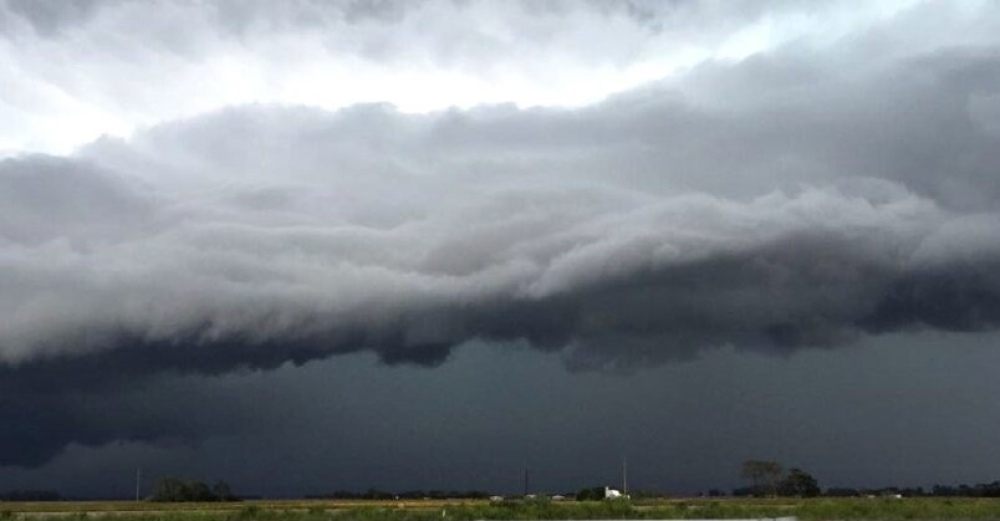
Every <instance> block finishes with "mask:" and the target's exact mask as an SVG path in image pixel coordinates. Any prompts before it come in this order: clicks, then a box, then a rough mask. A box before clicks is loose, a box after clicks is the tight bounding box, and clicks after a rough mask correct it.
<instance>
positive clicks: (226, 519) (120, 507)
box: [0, 498, 1000, 521]
mask: <svg viewBox="0 0 1000 521" xmlns="http://www.w3.org/2000/svg"><path fill="white" fill-rule="evenodd" d="M67 517H69V518H75V519H85V518H86V519H95V518H96V519H100V518H107V519H115V520H118V521H124V520H135V521H149V520H153V519H164V520H171V521H184V520H198V521H208V520H210V521H250V520H262V521H336V520H355V519H356V520H362V521H377V520H388V521H410V520H413V521H431V520H434V521H439V520H442V519H444V520H461V521H475V520H487V519H489V520H520V519H524V520H533V519H660V520H662V519H774V518H784V517H796V518H799V519H801V520H808V521H811V520H816V521H838V520H844V521H846V520H879V519H882V520H908V519H916V520H998V521H1000V499H997V498H902V499H898V498H811V499H796V498H780V499H743V498H718V499H703V498H691V499H642V500H635V501H631V502H629V501H603V502H598V501H592V502H587V501H585V502H577V501H548V500H527V501H521V500H514V501H502V502H494V503H491V502H489V501H486V500H462V499H454V500H399V501H396V500H391V501H367V500H253V501H240V502H232V503H153V502H138V503H137V502H134V501H79V502H76V501H61V502H9V503H0V520H2V519H44V518H61V519H65V518H67Z"/></svg>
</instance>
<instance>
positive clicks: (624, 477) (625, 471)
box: [622, 456, 628, 497]
mask: <svg viewBox="0 0 1000 521" xmlns="http://www.w3.org/2000/svg"><path fill="white" fill-rule="evenodd" d="M622 495H623V496H625V497H628V460H627V459H626V457H625V456H622Z"/></svg>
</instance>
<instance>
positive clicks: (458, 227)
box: [0, 2, 1000, 466]
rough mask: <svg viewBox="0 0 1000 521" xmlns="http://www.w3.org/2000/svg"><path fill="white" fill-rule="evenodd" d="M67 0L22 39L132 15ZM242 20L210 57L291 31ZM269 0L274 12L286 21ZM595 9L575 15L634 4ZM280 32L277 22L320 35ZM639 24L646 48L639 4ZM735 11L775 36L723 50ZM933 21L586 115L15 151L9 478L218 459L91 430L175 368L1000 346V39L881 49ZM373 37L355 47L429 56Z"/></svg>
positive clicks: (302, 112)
mask: <svg viewBox="0 0 1000 521" xmlns="http://www.w3.org/2000/svg"><path fill="white" fill-rule="evenodd" d="M111 4H114V3H111ZM45 5H47V4H45V3H39V4H35V3H23V4H22V3H17V2H12V3H10V4H9V5H7V6H6V7H7V15H6V16H7V17H8V18H5V19H4V20H6V22H5V23H8V24H10V23H12V22H11V20H14V19H15V18H11V15H10V10H11V9H13V10H14V11H17V10H24V16H22V17H18V18H16V20H20V21H22V22H23V23H28V24H29V25H30V26H31V27H32V29H31V31H30V34H32V35H34V36H33V38H38V40H33V41H37V42H41V41H47V40H45V39H46V38H48V39H51V38H58V37H59V35H65V34H74V33H73V32H72V31H73V29H71V28H72V27H90V26H89V25H86V24H87V23H91V22H93V21H94V20H98V21H100V20H103V21H104V22H108V23H110V22H109V20H112V18H109V17H108V16H109V15H108V14H107V12H105V11H103V10H107V9H112V8H111V7H107V6H106V5H103V4H96V5H95V6H93V7H91V6H90V4H87V3H82V4H79V6H78V7H77V8H74V9H69V10H66V11H62V10H60V11H59V13H58V16H54V13H49V14H47V15H42V14H38V13H36V12H35V10H37V9H42V10H44V9H45V7H44V6H45ZM114 5H118V4H114ZM243 5H244V4H243V3H240V4H239V6H237V5H236V4H233V5H230V4H227V3H220V4H219V8H220V10H225V9H233V10H235V11H239V12H233V13H229V14H221V11H220V14H219V15H218V17H219V20H228V21H231V22H232V24H231V25H226V24H221V23H220V24H219V25H218V26H217V27H216V26H213V27H214V29H213V30H212V31H207V30H206V32H204V33H203V34H204V35H214V36H212V38H216V37H218V35H220V34H224V35H226V36H225V38H223V39H222V40H215V39H209V42H215V43H213V44H212V45H215V44H219V45H222V44H221V43H219V42H223V43H225V42H230V41H235V40H233V39H236V38H239V36H233V35H239V34H245V33H246V32H247V31H251V32H252V31H258V30H265V29H261V28H260V27H259V26H258V25H255V24H254V23H252V22H251V21H241V20H244V18H243V17H242V14H241V13H243V10H244V9H249V8H245V7H242V6H243ZM255 5H256V4H255ZM266 5H267V6H271V7H266V6H265V5H264V4H260V5H256V7H255V8H254V9H271V10H274V9H278V8H277V7H274V6H273V5H272V4H270V3H267V4H266ZM282 5H283V4H282ZM345 5H346V4H345ZM435 5H438V4H419V5H418V6H415V7H409V4H394V3H388V4H386V6H385V7H384V9H383V8H382V7H379V8H375V7H374V6H382V4H381V3H374V4H357V5H355V4H353V3H352V4H350V6H353V7H352V8H355V7H356V8H357V9H359V11H358V12H357V13H355V14H351V13H353V12H354V11H351V10H350V9H346V10H343V11H337V12H338V13H342V14H343V16H345V17H348V18H349V17H350V16H357V17H360V18H361V19H365V20H367V19H368V17H374V19H375V20H376V22H372V23H378V24H382V23H398V24H401V26H402V27H409V26H408V25H407V23H408V22H406V21H407V20H411V19H410V18H408V16H410V15H409V14H407V11H408V10H411V9H412V10H415V11H420V12H422V11H421V10H426V9H431V8H432V6H435ZM588 5H589V4H588ZM98 6H100V7H98ZM121 6H122V7H121V10H120V11H112V12H118V13H125V14H127V13H129V12H131V11H129V9H135V8H136V7H135V6H134V5H132V4H129V3H127V2H126V3H122V4H121ZM360 6H369V7H371V9H367V8H363V7H360ZM477 6H479V8H482V6H481V5H480V4H478V3H473V5H472V7H470V8H469V9H473V10H474V9H476V8H477ZM160 8H161V9H163V8H164V7H163V6H160ZM452 8H454V6H452V7H448V8H447V9H452ZM178 9H181V8H180V7H178ZM519 9H526V8H524V7H523V6H522V7H521V8H519ZM588 9H593V10H594V11H589V10H584V11H581V12H580V13H577V15H578V16H591V15H593V16H600V17H604V16H610V15H608V14H607V13H605V14H599V15H598V14H593V13H602V12H605V11H607V10H611V11H613V12H614V13H617V12H618V11H617V10H618V9H620V8H619V7H612V6H604V5H603V4H600V3H595V4H594V5H593V6H590V7H588ZM574 12H575V11H574ZM345 13H346V14H345ZM299 14H301V13H299ZM418 14H419V13H418ZM36 15H37V16H36ZM50 15H52V16H50ZM286 15H287V13H286V14H283V15H282V16H277V15H275V17H273V19H274V20H276V22H275V23H276V24H277V25H280V24H281V23H292V20H298V18H297V17H296V16H291V15H287V17H286ZM248 16H250V20H254V19H256V20H257V21H258V22H259V20H260V19H257V18H254V16H256V15H253V13H251V14H250V15H248ZM413 16H417V15H413ZM517 16H528V15H525V14H524V13H523V12H521V11H520V10H518V11H517ZM534 16H538V17H542V18H545V16H546V15H544V13H543V14H536V15H534ZM615 16H617V15H615ZM621 16H624V18H623V20H631V22H629V23H635V24H640V25H642V26H643V27H647V28H648V27H650V26H649V25H648V24H650V23H651V22H649V19H648V17H646V16H644V15H643V12H642V11H641V10H640V11H629V12H627V13H624V14H622V15H621ZM741 16H747V17H750V18H751V19H755V18H754V17H755V16H756V15H755V14H754V13H740V12H733V13H726V14H725V16H721V15H720V17H719V18H718V24H719V27H725V26H726V25H725V24H727V23H735V22H731V20H732V19H733V17H735V18H736V19H739V17H741ZM922 16H926V15H921V12H919V11H918V12H917V13H916V14H913V15H911V19H904V20H902V21H900V22H898V23H899V25H898V26H895V25H892V26H889V27H888V28H887V29H885V31H886V32H878V33H869V34H861V35H858V36H857V38H856V40H854V41H851V42H850V43H849V44H844V45H843V47H838V48H836V49H835V50H830V49H820V50H812V51H811V50H810V49H807V48H802V47H800V46H798V45H797V44H796V43H795V42H792V43H787V44H783V45H781V46H779V47H777V48H775V49H771V50H769V51H768V52H764V53H758V54H753V55H751V56H749V57H746V58H745V59H741V60H723V59H710V60H707V61H703V62H700V63H699V64H696V65H694V66H692V67H690V68H688V69H685V70H684V71H683V72H682V73H677V74H675V75H672V76H669V77H664V78H663V79H660V80H657V81H652V82H647V83H644V84H642V85H639V86H633V87H630V88H629V89H626V90H624V91H620V92H618V93H617V94H615V95H612V96H610V97H608V98H607V99H604V100H603V101H599V102H594V103H587V104H584V105H581V106H563V107H553V106H549V107H543V106H535V107H529V106H518V105H517V104H502V103H500V104H492V103H486V104H476V105H473V106H469V107H466V108H450V109H449V108H441V109H438V108H435V109H433V110H429V111H424V112H419V113H415V112H412V111H405V110H400V109H399V108H397V107H394V106H393V105H392V104H380V103H360V104H350V105H349V106H345V107H343V108H329V107H328V108H323V107H318V106H316V104H313V103H308V102H305V103H304V104H289V103H286V102H285V100H282V99H276V100H269V99H264V100H263V101H260V102H257V101H258V100H256V99H247V100H245V101H247V103H238V104H234V105H232V106H227V107H222V108H211V109H210V110H207V111H201V110H200V109H201V107H194V106H192V107H191V108H192V112H193V113H192V114H177V115H176V116H177V117H176V118H168V120H165V121H157V122H155V123H154V124H150V125H148V126H146V127H144V128H141V129H140V130H138V131H136V132H134V133H133V134H131V135H129V136H128V137H116V136H114V135H106V136H104V137H101V138H99V139H96V140H94V141H92V142H89V143H87V144H85V145H83V146H81V147H79V148H78V149H76V150H75V151H74V152H72V153H65V154H58V153H52V154H45V153H27V152H25V153H17V154H12V155H11V156H10V157H8V158H7V159H4V160H3V161H2V162H0V207H2V208H3V211H2V213H0V274H2V276H0V314H2V316H3V317H4V320H3V321H2V322H0V417H7V418H12V417H16V418H18V419H19V420H20V421H21V422H22V424H23V425H24V429H27V430H30V431H32V432H47V433H49V434H48V435H47V436H46V437H42V438H33V439H32V440H30V441H29V440H26V439H22V438H23V437H24V436H23V432H26V431H23V430H22V431H20V433H18V432H10V431H6V430H5V431H4V433H5V434H3V435H0V465H4V464H7V465H9V464H14V465H29V466H30V465H37V464H40V463H43V462H45V461H47V460H48V459H49V458H51V457H52V455H53V454H55V453H56V452H57V451H58V450H59V449H60V448H61V447H63V446H64V445H65V444H66V443H69V442H73V441H75V442H78V443H83V444H99V443H103V442H106V441H110V440H114V439H134V440H148V439H156V438H157V437H163V436H170V435H176V436H181V437H184V436H189V437H192V438H197V436H198V433H197V432H179V433H177V432H168V430H165V429H161V428H159V427H158V426H156V425H153V426H150V425H145V424H141V422H138V420H136V421H137V422H138V423H135V424H128V425H117V426H113V427H112V426H108V425H100V424H94V423H93V422H92V418H90V419H88V420H87V421H86V422H84V421H83V420H82V419H81V418H80V417H78V416H77V415H76V414H75V413H74V412H73V407H72V403H73V402H72V400H73V396H75V393H79V392H85V393H104V392H113V391H114V390H115V389H119V388H123V387H126V386H132V385H141V383H142V382H143V381H145V380H148V379H152V378H156V377H159V376H162V375H178V374H196V375H224V374H227V373H231V372H234V371H240V370H247V369H251V370H267V369H273V368H276V367H279V366H281V365H283V364H286V363H293V364H303V363H306V362H309V361H311V360H317V359H322V358H327V357H330V356H334V355H338V354H344V353H353V352H360V351H367V352H372V353H375V354H376V355H377V357H378V358H379V359H380V360H381V361H382V362H384V363H386V364H416V365H421V366H428V367H433V366H435V365H438V364H441V363H443V362H444V361H445V360H446V359H447V358H448V356H449V354H450V353H452V352H453V350H455V349H456V348H458V347H459V346H461V345H463V344H465V343H468V342H471V341H487V342H494V343H518V344H526V345H528V346H530V347H532V348H537V349H542V350H547V351H554V352H560V353H561V354H562V356H563V357H564V359H565V362H566V364H567V366H568V367H569V368H571V369H574V370H602V371H621V372H629V371H634V370H637V369H639V368H641V367H644V366H649V365H655V364H662V363H669V362H673V361H683V360H689V359H692V358H694V357H697V356H698V354H699V353H700V352H702V351H703V350H708V349H714V348H719V347H723V346H732V347H735V348H736V349H741V350H753V351H757V352H760V353H770V354H778V355H782V356H784V355H789V354H792V353H794V352H796V351H797V350H800V349H806V348H835V347H838V346H843V345H849V344H852V343H854V342H855V341H856V340H858V339H859V338H862V337H864V336H868V335H880V334H884V333H888V332H899V331H920V330H945V331H964V332H979V331H990V330H995V329H996V328H997V327H998V326H1000V241H998V240H997V235H996V233H997V230H1000V207H998V206H997V201H998V200H1000V184H997V183H996V179H997V170H996V165H998V164H1000V146H998V145H1000V132H998V129H1000V74H998V72H997V71H1000V59H998V58H997V57H998V56H1000V53H998V52H997V51H998V50H1000V48H998V47H997V44H996V42H986V43H983V42H980V41H973V42H971V43H969V42H966V41H964V40H963V41H958V42H943V43H942V42H938V43H939V45H938V46H936V47H933V48H917V49H916V50H915V51H913V52H909V53H902V52H900V50H899V49H900V47H899V46H897V45H893V44H892V43H886V42H883V41H879V38H878V37H877V36H879V35H882V34H896V35H898V37H899V38H898V39H899V40H902V41H904V42H906V41H909V40H908V39H907V35H909V34H911V33H910V32H908V31H912V27H913V26H918V25H919V23H920V22H921V20H922V19H923V18H922ZM955 16H956V17H957V16H958V15H955ZM74 17H78V18H79V19H76V18H74ZM102 17H103V18H102ZM319 18H320V19H322V16H320V17H319ZM383 18H384V19H385V20H389V21H385V20H383ZM268 19H272V18H268ZM310 19H312V18H310ZM345 19H346V18H345ZM601 19H603V18H601ZM993 19H994V20H997V19H1000V17H993ZM337 20H338V21H336V23H337V24H340V23H347V24H348V25H351V24H352V23H353V22H350V23H349V22H344V21H343V20H342V19H339V18H338V19H337ZM392 20H395V22H392ZM399 20H403V21H402V22H400V21H399ZM93 23H96V22H93ZM295 23H299V22H297V21H296V22H295ZM302 23H305V22H302ZM317 23H319V22H317ZM331 23H333V22H331ZM365 23H368V22H365ZM623 23H624V22H623ZM74 24H77V25H74ZM79 24H84V25H82V26H81V25H79ZM358 24H360V25H364V23H360V22H359V23H358ZM356 25H357V24H355V25H351V27H354V29H355V30H361V29H359V28H358V27H357V26H356ZM654 25H655V24H654ZM19 27H21V28H22V30H24V31H28V29H24V27H26V26H19ZM67 27H69V28H67ZM648 30H649V31H651V32H653V33H656V32H657V31H668V30H669V27H667V28H666V29H665V28H664V27H662V26H660V27H658V28H648ZM719 30H720V31H722V29H719ZM67 31H68V32H67ZM226 31H230V32H226ZM267 31H276V32H277V33H282V31H283V30H282V29H281V28H280V27H278V28H274V27H272V28H270V29H267ZM668 32H669V31H668ZM28 33H29V32H25V33H24V34H28ZM973 33H974V31H973ZM81 34H83V33H81ZM195 34H200V33H195ZM268 34H272V33H268ZM282 34H284V33H282ZM309 34H312V35H313V36H315V34H313V33H309ZM994 34H1000V33H994ZM53 35H55V36H53ZM921 35H924V33H921ZM91 37H93V35H91ZM968 37H969V38H973V36H968ZM192 38H193V37H192ZM206 38H207V36H206ZM269 38H270V37H269ZM317 38H318V36H317ZM413 38H416V36H413ZM251 40H252V39H251ZM252 41H263V40H252ZM267 41H269V42H270V41H272V40H267ZM361 41H367V40H365V39H364V38H362V39H361ZM379 41H380V42H381V43H382V44H383V45H382V46H374V45H372V46H366V47H364V48H363V49H360V50H357V49H355V50H353V51H352V52H358V53H368V54H370V55H371V56H374V58H372V59H373V60H375V61H381V60H386V61H390V62H391V61H392V60H394V59H397V58H394V56H396V54H397V53H402V54H404V55H405V54H406V53H405V46H404V45H402V44H398V45H393V41H392V40H390V41H386V40H379ZM162 43H163V45H165V46H167V47H169V48H170V49H169V52H170V53H183V49H185V48H186V47H188V46H193V48H194V50H193V51H192V52H195V53H197V49H199V47H198V46H199V45H201V43H199V42H198V41H190V40H184V41H176V42H175V41H167V42H162ZM313 43H315V42H313ZM397 43H398V42H397ZM432 43H433V42H432ZM439 43H440V42H439ZM39 45H40V44H39ZM109 45H110V44H109ZM206 45H207V44H206ZM310 45H311V44H310ZM429 48H432V49H436V50H435V51H434V52H435V53H436V54H433V56H434V57H435V59H436V60H446V59H447V58H448V56H449V52H451V51H449V49H450V47H449V48H436V47H433V45H431V46H430V47H429ZM38 49H39V52H42V51H43V50H44V47H43V46H40V47H38ZM508 50H509V49H508ZM116 52H125V50H124V49H116ZM130 52H139V53H142V52H154V51H150V50H149V49H145V50H135V51H130ZM156 52H160V51H156ZM163 52H167V51H163ZM622 52H623V53H624V52H625V51H622ZM467 57H468V56H466V58H467ZM862 57H865V58H864V59H862ZM398 59H402V58H398ZM504 59H505V58H502V57H498V58H496V60H497V63H504V61H503V60H504ZM607 59H609V60H612V59H614V57H608V58H607ZM101 63H104V64H107V63H110V62H97V61H95V62H94V65H93V66H94V67H97V66H99V65H101ZM102 66H103V65H102ZM457 67H458V68H460V69H461V68H464V67H472V65H471V64H469V63H460V64H459V65H457ZM184 70H187V69H184ZM184 77H186V76H184ZM135 92H140V90H136V91H135ZM126 102H128V100H125V101H123V102H122V103H126ZM136 103H140V104H141V102H138V101H137V102H136ZM109 106H110V105H109ZM194 109H198V110H194ZM109 110H110V109H109ZM168 112H169V111H168ZM165 113H166V112H165ZM171 115H172V116H173V114H171ZM38 404H44V405H45V407H44V410H45V411H46V412H45V413H44V414H41V413H37V412H32V411H37V410H38V409H37V408H36V407H35V405H38ZM147 420H148V421H153V420H149V419H148V418H147V419H145V420H143V421H147ZM154 423H155V422H154ZM12 437H13V438H12ZM8 438H10V439H8ZM10 447H14V448H15V449H10ZM25 447H30V449H26V448H25Z"/></svg>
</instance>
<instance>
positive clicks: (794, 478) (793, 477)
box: [778, 468, 820, 497]
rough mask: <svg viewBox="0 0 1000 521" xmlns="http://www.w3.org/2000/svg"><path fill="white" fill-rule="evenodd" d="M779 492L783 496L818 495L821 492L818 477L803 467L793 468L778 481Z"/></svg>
mask: <svg viewBox="0 0 1000 521" xmlns="http://www.w3.org/2000/svg"><path fill="white" fill-rule="evenodd" d="M778 493H779V494H781V495H782V496H797V497H816V496H818V495H819V493H820V489H819V484H818V483H817V482H816V478H814V477H812V476H811V475H810V474H809V473H808V472H806V471H804V470H802V469H794V468H793V469H791V470H789V471H788V474H787V475H786V476H785V477H784V478H783V479H782V480H781V482H780V483H778Z"/></svg>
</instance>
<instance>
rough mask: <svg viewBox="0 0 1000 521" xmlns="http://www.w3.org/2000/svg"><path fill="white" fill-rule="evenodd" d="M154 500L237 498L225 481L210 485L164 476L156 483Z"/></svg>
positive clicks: (204, 500) (221, 499) (231, 499)
mask: <svg viewBox="0 0 1000 521" xmlns="http://www.w3.org/2000/svg"><path fill="white" fill-rule="evenodd" d="M150 499H152V500H153V501H162V502H187V501H191V502H195V501H197V502H212V501H236V500H237V498H236V496H235V495H233V491H232V490H230V488H229V484H227V483H226V482H225V481H217V482H216V483H215V485H212V486H211V487H209V486H208V485H207V484H205V483H202V482H201V481H194V480H189V479H179V478H163V479H161V480H160V481H159V482H158V483H157V484H156V490H155V491H154V492H153V497H152V498H150Z"/></svg>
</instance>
